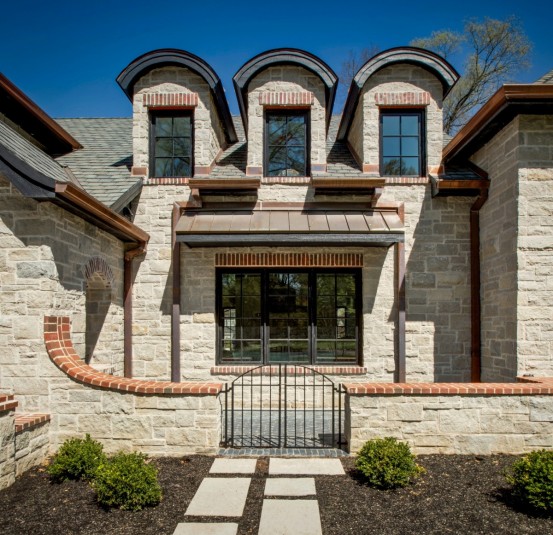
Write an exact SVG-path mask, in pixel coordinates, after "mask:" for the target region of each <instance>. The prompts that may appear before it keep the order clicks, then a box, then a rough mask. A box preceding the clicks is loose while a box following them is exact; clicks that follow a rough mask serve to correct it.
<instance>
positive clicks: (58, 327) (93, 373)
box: [44, 316, 223, 396]
mask: <svg viewBox="0 0 553 535" xmlns="http://www.w3.org/2000/svg"><path fill="white" fill-rule="evenodd" d="M44 343H45V344H46V350H47V351H48V355H49V356H50V359H51V360H52V362H54V364H55V365H56V366H57V367H58V368H59V369H60V370H61V371H63V372H64V373H66V374H67V375H68V376H69V377H71V378H72V379H74V380H75V381H78V382H80V383H83V384H86V385H91V386H96V387H99V388H104V389H107V390H116V391H119V392H134V393H136V394H157V395H167V396H169V395H175V394H183V395H192V396H194V395H196V396H197V395H211V396H216V395H217V394H219V392H220V391H221V390H222V388H223V385H222V384H221V383H201V382H186V383H172V382H169V381H145V380H141V379H127V378H125V377H118V376H115V375H110V374H107V373H102V372H99V371H97V370H95V369H94V368H92V367H91V366H89V365H88V364H86V363H85V362H84V361H83V360H82V359H81V358H80V357H79V355H77V353H76V352H75V349H74V348H73V342H72V341H71V321H70V320H69V318H68V317H63V316H45V317H44Z"/></svg>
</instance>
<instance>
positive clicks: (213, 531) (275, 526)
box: [173, 458, 345, 535]
mask: <svg viewBox="0 0 553 535" xmlns="http://www.w3.org/2000/svg"><path fill="white" fill-rule="evenodd" d="M256 466H257V459H245V458H244V459H229V458H222V459H221V458H219V459H215V460H214V462H213V464H212V465H211V469H210V471H209V474H210V476H208V477H206V478H205V479H204V480H203V481H202V482H201V484H200V486H199V487H198V490H197V491H196V494H195V495H194V497H193V498H192V501H191V502H190V504H189V506H188V508H187V509H186V512H185V516H194V517H202V516H203V517H227V518H229V519H230V518H239V517H241V516H242V515H243V513H244V508H245V506H246V500H247V497H248V491H249V488H250V483H251V478H249V477H217V476H218V475H219V474H240V475H242V474H254V473H255V470H256ZM344 473H345V472H344V469H343V467H342V463H341V462H340V460H339V459H330V458H326V459H325V458H317V459H305V458H304V459H298V458H295V459H286V458H270V459H269V476H286V475H293V476H302V475H343V474H344ZM212 475H214V476H215V477H211V476H212ZM264 494H265V498H264V499H263V505H262V509H261V520H260V523H259V531H258V535H322V527H321V516H320V512H319V503H318V501H317V497H316V487H315V479H314V478H313V477H268V478H267V480H266V481H265V491H264ZM298 497H301V498H302V499H297V498H298ZM282 498H286V499H282ZM200 520H201V519H200ZM237 531H238V524H237V523H235V522H222V523H212V522H209V521H207V522H183V523H180V524H179V525H178V526H177V528H176V529H175V531H174V533H173V535H236V533H237Z"/></svg>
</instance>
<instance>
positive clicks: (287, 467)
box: [269, 458, 345, 476]
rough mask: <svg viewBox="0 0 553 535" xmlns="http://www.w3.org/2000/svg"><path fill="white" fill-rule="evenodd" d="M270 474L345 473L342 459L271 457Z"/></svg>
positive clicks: (310, 474) (312, 474)
mask: <svg viewBox="0 0 553 535" xmlns="http://www.w3.org/2000/svg"><path fill="white" fill-rule="evenodd" d="M269 474H270V475H308V476H315V475H317V476H322V475H324V476H327V475H328V476H334V475H337V476H339V475H344V474H345V472H344V467H343V466H342V463H341V462H340V459H278V458H275V459H273V458H271V459H269Z"/></svg>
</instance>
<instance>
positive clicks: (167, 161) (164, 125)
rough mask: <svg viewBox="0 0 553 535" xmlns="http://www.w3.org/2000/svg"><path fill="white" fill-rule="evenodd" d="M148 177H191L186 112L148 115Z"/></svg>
mask: <svg viewBox="0 0 553 535" xmlns="http://www.w3.org/2000/svg"><path fill="white" fill-rule="evenodd" d="M151 117H152V136H151V154H152V162H151V169H152V170H153V173H152V176H153V177H156V178H161V177H190V176H192V169H193V167H192V165H193V162H192V154H193V142H192V130H193V129H192V113H191V112H190V111H175V110H167V111H156V112H152V114H151Z"/></svg>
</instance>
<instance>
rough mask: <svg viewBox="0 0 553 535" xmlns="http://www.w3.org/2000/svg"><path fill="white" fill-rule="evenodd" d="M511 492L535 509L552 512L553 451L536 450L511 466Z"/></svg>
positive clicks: (508, 477)
mask: <svg viewBox="0 0 553 535" xmlns="http://www.w3.org/2000/svg"><path fill="white" fill-rule="evenodd" d="M507 481H509V483H510V484H511V485H513V494H514V495H515V496H516V497H517V498H519V499H520V500H521V501H523V502H524V503H526V504H528V505H530V506H532V507H534V508H535V509H541V510H546V511H548V512H553V451H547V450H538V451H533V452H531V453H529V454H528V455H525V456H524V457H523V458H522V459H519V460H518V461H515V462H514V463H513V465H512V466H511V473H510V474H509V475H507Z"/></svg>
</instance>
